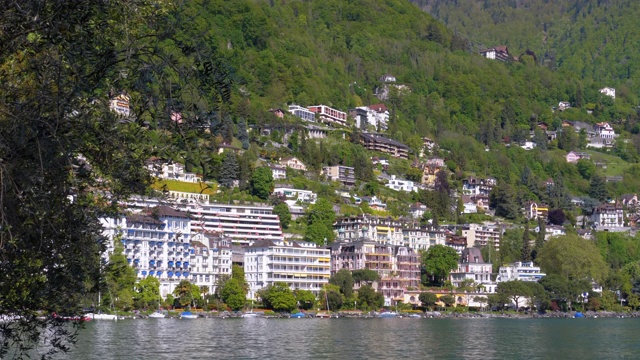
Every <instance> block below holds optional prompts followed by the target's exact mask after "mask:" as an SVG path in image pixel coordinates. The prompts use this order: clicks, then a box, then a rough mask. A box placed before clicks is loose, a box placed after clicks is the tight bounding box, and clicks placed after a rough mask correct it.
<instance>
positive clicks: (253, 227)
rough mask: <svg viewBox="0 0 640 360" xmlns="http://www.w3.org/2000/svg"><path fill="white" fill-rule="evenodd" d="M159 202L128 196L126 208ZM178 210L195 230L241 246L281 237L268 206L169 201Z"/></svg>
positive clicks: (147, 205) (277, 223) (271, 208)
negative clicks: (209, 233) (226, 238)
mask: <svg viewBox="0 0 640 360" xmlns="http://www.w3.org/2000/svg"><path fill="white" fill-rule="evenodd" d="M158 204H159V201H158V200H156V199H148V198H137V199H132V201H130V202H128V203H127V204H126V205H127V206H128V207H129V208H130V209H144V208H146V207H152V206H156V205H158ZM172 206H173V207H175V208H176V209H178V210H181V211H185V212H189V214H190V216H191V217H192V219H193V220H192V223H191V227H192V228H193V229H194V231H195V232H200V231H210V232H220V233H222V234H224V235H225V236H228V237H230V238H231V239H232V241H233V243H237V244H241V245H249V244H253V242H254V241H257V240H264V239H274V240H275V239H282V229H281V228H280V219H279V218H278V215H276V214H274V213H273V207H272V206H266V205H264V206H260V205H230V204H218V203H204V202H197V201H179V202H175V203H172Z"/></svg>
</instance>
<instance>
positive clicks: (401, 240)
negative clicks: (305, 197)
mask: <svg viewBox="0 0 640 360" xmlns="http://www.w3.org/2000/svg"><path fill="white" fill-rule="evenodd" d="M333 229H334V231H335V232H336V233H337V234H338V235H337V240H339V241H343V242H350V241H357V240H359V239H361V238H367V239H370V240H371V241H374V242H376V243H378V244H390V245H393V246H406V247H409V248H411V249H413V250H416V251H417V250H427V249H428V248H429V247H430V246H433V245H444V244H445V234H444V232H442V231H439V230H437V229H435V228H432V227H420V226H418V224H416V223H415V222H412V221H405V220H396V219H393V218H390V217H378V216H371V215H364V214H363V215H359V216H345V217H340V218H338V219H337V220H336V223H335V224H334V226H333Z"/></svg>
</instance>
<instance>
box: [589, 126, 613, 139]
mask: <svg viewBox="0 0 640 360" xmlns="http://www.w3.org/2000/svg"><path fill="white" fill-rule="evenodd" d="M594 129H595V131H596V134H597V135H598V136H599V137H601V138H603V139H607V140H611V139H614V138H615V137H616V132H615V131H614V130H613V128H612V127H611V125H610V124H609V123H608V122H601V123H597V124H596V125H595V126H594Z"/></svg>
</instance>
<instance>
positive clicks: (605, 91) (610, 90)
mask: <svg viewBox="0 0 640 360" xmlns="http://www.w3.org/2000/svg"><path fill="white" fill-rule="evenodd" d="M600 93H601V94H604V95H606V96H609V97H611V98H613V99H615V98H616V89H614V88H610V87H604V88H602V89H600Z"/></svg>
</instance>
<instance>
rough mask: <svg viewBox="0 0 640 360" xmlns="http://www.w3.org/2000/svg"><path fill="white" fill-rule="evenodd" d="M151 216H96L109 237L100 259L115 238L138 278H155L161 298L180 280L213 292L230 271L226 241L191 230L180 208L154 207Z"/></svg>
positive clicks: (229, 253)
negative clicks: (158, 283) (101, 217)
mask: <svg viewBox="0 0 640 360" xmlns="http://www.w3.org/2000/svg"><path fill="white" fill-rule="evenodd" d="M151 214H154V216H150V215H151ZM151 214H147V213H137V214H132V215H128V216H124V217H120V218H103V219H100V220H101V223H102V225H103V227H104V229H105V230H104V233H105V235H106V236H107V237H108V238H109V242H108V245H107V252H106V253H105V254H103V256H104V258H105V260H108V259H109V255H110V254H111V253H113V251H114V249H115V244H114V241H117V240H120V241H121V242H122V244H123V246H124V250H123V254H124V255H125V257H126V258H127V262H128V263H129V265H131V266H132V267H133V268H134V270H135V272H136V276H137V278H138V279H144V278H146V277H148V276H153V277H156V278H158V280H159V281H160V295H162V297H166V296H167V294H170V293H172V292H173V290H174V289H175V287H176V285H177V284H178V283H179V282H180V281H181V280H189V281H191V283H193V284H195V285H198V286H207V287H208V288H209V292H210V293H213V292H214V291H215V286H216V284H217V282H218V280H219V278H220V276H221V275H230V274H231V240H230V239H229V238H225V237H224V236H221V234H211V233H196V234H193V233H192V230H193V229H192V227H191V220H190V219H189V216H188V214H187V213H185V212H180V211H176V210H173V209H171V208H169V207H166V206H159V207H157V208H154V209H153V210H152V211H151Z"/></svg>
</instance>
